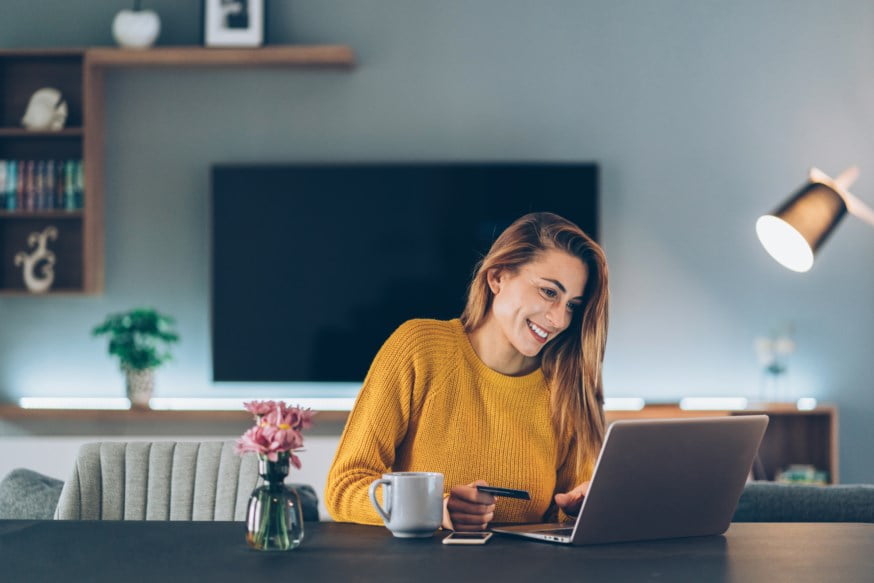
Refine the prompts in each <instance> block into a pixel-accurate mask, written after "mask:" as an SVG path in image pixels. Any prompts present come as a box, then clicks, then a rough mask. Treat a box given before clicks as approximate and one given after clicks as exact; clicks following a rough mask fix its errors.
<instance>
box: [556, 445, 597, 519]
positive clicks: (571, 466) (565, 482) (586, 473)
mask: <svg viewBox="0 0 874 583" xmlns="http://www.w3.org/2000/svg"><path fill="white" fill-rule="evenodd" d="M576 456H577V445H576V442H574V445H572V446H571V447H570V448H568V452H567V455H566V456H565V458H564V462H562V464H561V466H560V467H559V468H558V471H557V472H556V476H555V478H556V480H555V492H553V495H555V494H558V493H560V492H569V491H570V490H573V489H574V488H576V487H577V486H579V485H580V484H582V483H583V482H585V481H586V480H591V479H592V467H591V466H592V463H590V462H587V463H586V464H585V467H584V468H583V471H582V473H581V474H577V472H576V471H575V466H576V463H575V459H576ZM575 519H576V517H575V516H570V515H568V514H567V513H566V512H565V511H564V510H563V509H561V508H559V507H558V505H557V504H556V503H555V502H554V501H553V503H552V504H551V505H550V507H549V510H547V516H546V517H545V520H546V522H562V523H564V522H573V521H574V520H575Z"/></svg>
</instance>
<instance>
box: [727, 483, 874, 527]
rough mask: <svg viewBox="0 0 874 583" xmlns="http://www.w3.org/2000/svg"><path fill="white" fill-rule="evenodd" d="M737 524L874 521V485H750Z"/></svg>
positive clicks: (738, 507)
mask: <svg viewBox="0 0 874 583" xmlns="http://www.w3.org/2000/svg"><path fill="white" fill-rule="evenodd" d="M733 520H734V521H735V522H874V485H840V486H806V485H797V484H776V483H773V482H750V483H749V484H747V485H746V487H745V488H744V491H743V494H742V495H741V497H740V501H739V502H738V505H737V509H736V510H735V513H734V519H733Z"/></svg>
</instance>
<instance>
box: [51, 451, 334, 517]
mask: <svg viewBox="0 0 874 583" xmlns="http://www.w3.org/2000/svg"><path fill="white" fill-rule="evenodd" d="M258 481H259V477H258V459H257V457H256V456H254V455H252V454H247V455H245V456H239V455H237V454H236V453H235V452H234V442H233V441H214V442H100V443H86V444H84V445H83V446H82V447H81V448H80V449H79V454H78V456H77V458H76V464H75V467H74V469H73V475H72V476H71V477H70V479H69V480H67V482H66V483H65V484H64V489H63V491H62V492H61V497H60V500H59V501H58V507H57V510H56V512H55V518H58V519H61V520H235V521H242V520H245V519H246V506H247V504H248V501H249V495H250V494H251V493H252V490H253V489H254V488H255V486H256V485H257V484H258ZM292 486H293V487H295V488H296V489H297V491H298V494H299V495H300V497H301V499H302V506H303V510H304V519H309V520H313V519H315V520H318V509H317V505H318V500H317V499H315V491H313V489H312V488H311V487H309V486H304V485H293V484H292Z"/></svg>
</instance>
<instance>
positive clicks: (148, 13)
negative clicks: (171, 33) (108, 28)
mask: <svg viewBox="0 0 874 583" xmlns="http://www.w3.org/2000/svg"><path fill="white" fill-rule="evenodd" d="M160 32H161V19H160V18H158V14H157V13H156V12H154V11H153V10H122V11H121V12H119V13H118V14H116V15H115V19H114V20H113V21H112V36H113V38H115V42H117V43H118V44H119V45H120V46H122V47H125V48H129V49H145V48H148V47H150V46H152V45H153V44H154V43H155V40H156V39H157V38H158V34H159V33H160Z"/></svg>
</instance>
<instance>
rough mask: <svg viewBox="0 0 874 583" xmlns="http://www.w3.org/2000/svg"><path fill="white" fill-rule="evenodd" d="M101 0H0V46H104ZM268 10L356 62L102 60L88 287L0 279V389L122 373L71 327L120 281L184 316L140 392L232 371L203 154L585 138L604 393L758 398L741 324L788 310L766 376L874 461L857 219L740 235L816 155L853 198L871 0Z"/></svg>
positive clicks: (510, 149) (116, 292)
mask: <svg viewBox="0 0 874 583" xmlns="http://www.w3.org/2000/svg"><path fill="white" fill-rule="evenodd" d="M35 4H43V5H44V8H41V9H38V10H33V9H31V7H32V6H34V5H35ZM122 4H124V3H122V2H110V1H108V0H100V1H95V0H89V1H85V0H63V1H62V0H54V1H43V2H34V0H4V2H3V7H2V9H0V10H2V13H0V45H3V46H10V47H12V46H55V45H57V46H62V45H97V44H110V43H111V38H110V35H109V27H110V22H111V19H112V16H113V14H114V13H115V11H116V10H118V9H119V7H120V6H121V5H122ZM146 4H147V5H150V6H151V7H154V8H156V9H157V10H158V12H159V13H160V14H161V16H162V18H163V22H164V34H163V35H162V37H161V39H160V42H161V44H186V43H187V44H190V43H195V42H197V39H198V38H199V36H198V35H199V33H198V24H197V19H198V8H197V6H198V5H199V2H194V1H190V2H188V3H179V4H180V5H181V6H177V3H176V2H172V1H171V0H161V1H158V0H153V1H151V2H148V1H147V2H146ZM9 15H12V16H9ZM269 30H270V35H271V38H272V40H273V41H274V42H277V43H292V42H294V43H330V42H339V43H348V44H349V45H351V46H352V47H353V48H354V49H355V50H356V52H357V53H358V55H359V59H360V66H359V67H358V68H357V69H356V70H354V71H353V72H312V71H308V72H302V71H277V70H265V71H231V70H227V71H203V70H174V71H130V72H127V71H120V72H113V73H111V74H110V75H109V78H108V82H107V94H106V95H107V108H108V111H107V112H106V123H107V127H108V132H107V136H106V152H107V157H106V177H105V180H106V197H107V200H106V249H107V258H106V274H107V285H106V293H105V295H103V296H100V297H86V298H47V299H37V298H2V299H0V396H2V398H5V399H9V400H12V399H16V398H18V397H20V396H24V395H30V396H37V395H46V396H54V395H85V394H88V395H120V391H121V388H120V387H121V380H120V376H119V374H118V371H117V370H116V368H115V364H114V363H113V362H112V361H110V360H109V358H108V357H107V356H106V355H105V352H104V351H105V346H104V344H103V342H101V341H98V340H92V339H90V338H89V337H88V330H89V328H90V327H91V326H92V325H93V324H94V323H96V322H97V321H99V320H100V319H102V317H103V316H104V315H105V314H106V313H107V312H109V311H114V310H120V309H126V308H129V307H132V306H134V305H138V304H150V305H155V306H157V307H158V308H160V309H161V310H163V311H166V312H169V313H171V314H174V315H175V316H176V317H177V318H178V321H179V327H180V330H181V333H182V336H183V339H184V341H183V343H182V344H181V345H179V347H178V350H176V356H177V360H176V362H175V363H173V364H171V365H169V366H167V367H166V368H164V369H162V370H161V371H160V373H159V378H158V381H159V385H160V386H159V392H160V394H161V395H164V396H183V395H184V396H191V395H197V396H205V395H211V396H221V395H223V394H230V393H234V394H238V393H240V390H241V388H240V387H216V386H213V385H212V383H211V381H210V374H209V367H210V356H209V342H208V330H209V321H208V301H209V299H208V298H209V287H208V257H209V255H208V232H207V197H208V169H209V166H210V164H212V163H215V162H227V161H234V162H248V161H259V162H261V161H305V160H319V161H324V160H330V161H341V160H356V161H357V160H468V159H474V160H530V159H534V160H592V161H597V162H598V163H600V164H601V165H602V169H603V217H602V225H603V233H604V240H605V243H606V249H607V253H608V257H609V260H610V264H611V269H612V290H613V304H612V320H611V336H610V341H609V347H608V355H607V363H606V372H605V383H606V390H607V394H608V396H643V397H646V398H647V399H650V400H656V401H659V400H662V401H664V400H673V399H676V398H678V397H682V396H717V395H740V396H747V397H751V398H755V397H756V396H757V395H758V391H759V387H760V384H761V372H760V369H759V365H758V362H757V360H756V357H755V353H754V351H753V348H752V346H753V340H754V338H755V337H757V336H762V335H765V334H767V333H768V332H769V331H770V330H771V329H772V328H773V327H775V326H778V325H781V323H784V322H792V323H794V326H795V329H796V334H795V340H796V342H797V344H798V350H797V352H796V353H795V354H794V355H793V356H792V359H791V361H790V366H789V368H790V373H789V378H788V381H789V383H788V391H787V394H789V395H792V396H802V395H804V396H808V395H809V396H814V397H817V398H819V399H820V400H821V401H827V402H832V403H835V404H837V405H838V406H839V407H840V414H841V419H840V422H841V435H840V438H841V445H842V447H841V464H842V478H843V481H846V482H857V481H874V463H872V461H874V460H872V454H871V453H870V448H867V447H865V445H866V444H865V436H866V435H867V431H866V430H867V425H868V424H869V420H870V419H871V418H872V413H874V386H872V384H871V382H870V377H871V375H870V363H871V359H872V346H874V311H872V304H874V293H872V292H874V272H872V269H871V264H872V261H871V257H872V254H874V230H872V229H870V228H869V227H867V226H865V225H864V224H863V223H861V222H860V221H859V220H857V219H854V218H850V219H849V220H847V221H845V224H844V225H842V227H841V228H840V230H839V231H838V232H837V233H836V234H835V236H834V237H833V239H832V240H831V241H830V242H829V243H828V245H827V246H826V248H825V250H824V252H823V253H822V256H821V258H820V259H821V261H820V262H819V263H818V264H817V265H816V266H815V267H814V269H813V270H812V271H811V272H810V273H808V274H806V275H797V274H792V273H790V272H788V271H785V270H782V268H779V267H778V266H777V265H776V264H775V263H773V262H772V261H771V260H770V259H769V258H768V257H767V256H766V255H765V253H764V251H762V250H761V249H760V248H759V246H758V243H757V241H756V240H755V236H754V232H753V223H754V221H755V218H756V217H757V216H758V215H759V214H760V213H762V212H764V211H767V210H769V209H771V208H772V207H773V206H774V205H775V204H776V203H777V202H778V201H779V200H780V199H781V198H782V197H784V196H786V195H788V194H789V192H790V191H792V190H793V189H794V188H795V187H797V186H798V185H800V184H801V182H802V181H803V179H804V177H805V173H806V171H807V169H808V167H809V166H811V165H818V166H820V167H821V168H822V169H824V170H825V171H827V172H830V173H832V174H837V173H838V172H840V171H841V170H842V169H843V168H844V167H846V166H848V165H850V164H860V165H861V167H862V176H861V179H860V180H859V182H858V183H857V184H856V186H855V188H854V191H855V192H856V193H857V195H859V196H860V197H861V198H863V199H866V200H868V201H870V202H874V164H871V161H872V160H874V139H872V136H874V58H872V55H874V4H872V3H871V2H868V1H866V0H842V1H841V2H839V3H838V4H834V3H826V2H824V1H814V0H792V1H790V0H780V1H776V0H767V1H765V2H762V1H761V0H737V1H735V2H716V1H710V0H685V1H683V0H662V1H657V2H656V1H645V0H614V1H611V2H593V1H580V0H544V1H541V2H522V1H518V0H512V1H508V0H488V1H485V0H479V1H470V0H468V1H461V0H442V1H441V2H434V1H431V0H428V1H425V0H417V1H411V0H395V1H391V0H370V1H368V2H354V1H351V0H347V1H345V2H342V1H339V0H295V1H293V2H292V1H290V0H289V1H288V2H279V1H274V2H272V3H271V22H270V26H269ZM460 212H461V209H460ZM266 390H273V391H276V393H277V394H282V393H284V392H285V388H284V387H281V386H280V387H268V388H266ZM266 390H265V388H264V387H261V388H259V389H257V392H259V393H260V394H263V393H265V392H266Z"/></svg>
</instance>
